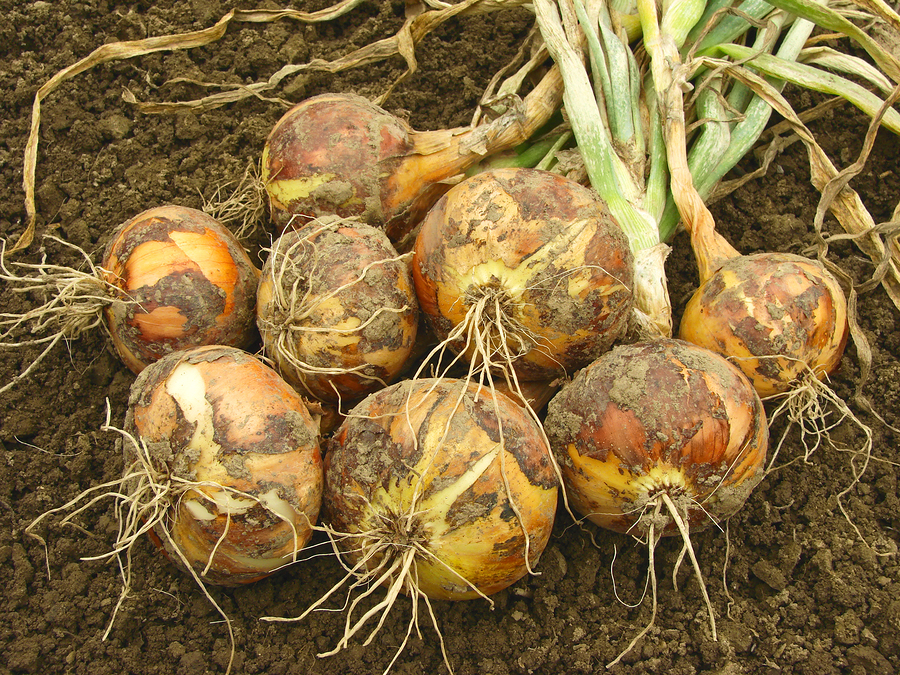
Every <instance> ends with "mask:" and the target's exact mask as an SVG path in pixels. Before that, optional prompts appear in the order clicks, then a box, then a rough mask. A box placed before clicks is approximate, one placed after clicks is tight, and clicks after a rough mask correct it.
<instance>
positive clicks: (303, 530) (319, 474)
mask: <svg viewBox="0 0 900 675" xmlns="http://www.w3.org/2000/svg"><path fill="white" fill-rule="evenodd" d="M125 430H126V431H127V432H129V433H130V434H132V436H133V438H135V439H139V441H140V444H141V447H142V448H145V449H146V450H147V451H148V452H149V453H150V458H151V462H152V464H153V468H154V473H155V480H157V481H158V482H160V483H164V484H165V485H167V486H168V488H167V489H168V493H167V497H166V498H165V500H164V501H163V507H164V509H165V513H163V514H161V515H160V517H158V519H157V521H156V522H155V525H154V528H153V531H152V532H153V533H154V534H155V537H154V540H155V541H156V542H157V543H158V544H159V545H160V546H161V547H162V549H163V550H164V551H165V552H166V554H167V556H168V557H169V558H170V559H171V560H172V561H173V562H175V563H176V564H178V565H179V566H181V567H184V566H185V563H187V564H188V565H190V567H191V568H193V570H194V572H195V573H196V574H197V575H198V576H199V577H200V578H201V579H202V580H203V581H204V582H209V583H213V584H220V585H235V584H243V583H249V582H251V581H255V580H257V579H260V578H262V577H265V576H267V575H268V574H270V573H272V572H273V571H275V570H276V569H278V568H280V567H282V566H283V565H286V564H288V563H290V562H291V561H292V560H293V559H294V557H295V554H296V552H297V551H299V550H300V549H301V548H303V546H304V545H305V544H306V543H307V541H308V540H309V538H310V536H311V535H312V528H313V526H314V524H315V522H316V519H317V517H318V513H319V509H320V506H321V500H322V488H323V467H322V459H321V453H320V450H319V442H318V432H319V428H318V425H317V423H316V421H315V420H314V419H313V417H312V416H311V415H310V413H309V412H308V410H307V408H306V405H305V404H304V401H303V399H302V398H301V397H300V396H299V395H298V394H297V393H296V392H294V390H293V389H292V388H291V387H290V386H289V385H288V384H287V383H286V382H284V380H282V379H281V378H280V377H279V376H278V374H277V373H275V371H274V370H272V369H271V368H269V367H268V366H266V365H264V364H263V363H261V362H260V361H259V360H258V359H256V358H254V357H253V356H251V355H249V354H246V353H244V352H242V351H241V350H238V349H234V348H230V347H222V346H215V345H214V346H207V347H199V348H195V349H190V350H185V351H181V352H176V353H173V354H170V355H169V356H166V357H164V358H163V359H160V360H159V361H157V362H155V363H153V364H151V365H150V366H148V367H147V368H145V369H144V370H143V371H142V372H141V373H140V375H138V377H137V379H136V380H135V382H134V384H133V385H132V388H131V397H130V401H129V409H128V413H127V417H126V422H125ZM136 451H137V449H136V448H135V447H134V446H132V445H130V444H128V443H126V444H125V455H126V465H130V464H131V463H132V460H133V459H134V453H135V452H136ZM134 480H135V481H138V482H140V481H144V482H145V481H146V480H147V475H145V476H143V477H141V476H135V477H134ZM135 484H137V483H135ZM144 508H145V510H146V512H147V513H150V512H152V510H153V509H151V508H150V505H149V504H147V505H144ZM157 508H158V505H157Z"/></svg>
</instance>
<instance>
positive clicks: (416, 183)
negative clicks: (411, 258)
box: [261, 69, 561, 242]
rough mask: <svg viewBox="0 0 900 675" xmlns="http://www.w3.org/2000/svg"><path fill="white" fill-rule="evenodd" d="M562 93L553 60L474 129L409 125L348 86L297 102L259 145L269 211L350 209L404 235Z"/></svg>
mask: <svg viewBox="0 0 900 675" xmlns="http://www.w3.org/2000/svg"><path fill="white" fill-rule="evenodd" d="M560 95H561V87H560V83H559V73H558V72H557V71H556V69H552V70H551V72H550V73H548V75H547V76H546V77H544V78H543V79H542V80H541V82H540V83H539V84H538V85H537V86H536V87H535V88H534V90H533V91H532V92H531V93H530V94H529V95H528V96H526V97H525V100H524V101H523V102H522V105H521V109H516V110H515V113H517V114H515V117H514V121H513V119H511V118H510V117H509V116H501V117H500V118H498V119H496V120H493V121H492V122H489V123H485V124H484V125H481V126H478V127H475V128H460V129H441V130H437V131H415V130H413V129H411V128H410V127H409V125H408V124H407V123H406V122H404V121H403V120H401V119H399V118H398V117H396V116H394V115H391V114H390V113H388V112H387V111H385V110H383V109H382V108H380V107H378V106H377V105H375V104H373V103H371V102H370V101H369V100H367V99H365V98H363V97H361V96H356V95H354V94H323V95H320V96H315V97H312V98H309V99H307V100H305V101H302V102H300V103H298V104H297V105H296V106H294V107H293V108H291V109H290V110H289V111H288V112H286V113H285V114H284V116H283V117H282V118H281V119H280V120H279V121H278V122H277V123H276V124H275V126H274V127H273V128H272V131H271V132H270V133H269V137H268V139H267V140H266V145H265V147H264V149H263V155H262V176H261V178H262V181H263V184H264V185H265V188H266V192H267V193H268V197H269V207H270V211H271V216H272V220H273V221H274V223H275V224H276V225H278V226H280V227H283V226H285V225H286V224H287V223H288V222H289V221H290V220H291V218H292V217H293V216H295V215H298V214H299V215H305V216H310V217H316V216H322V215H328V214H336V215H339V216H342V217H348V216H356V217H359V218H361V219H362V220H363V221H365V222H367V223H370V224H372V225H375V226H377V227H381V228H383V229H384V230H385V232H387V234H388V236H389V237H390V239H391V241H393V242H400V241H403V240H405V238H406V237H407V235H408V234H409V233H410V231H411V229H412V228H413V226H414V225H415V223H417V222H418V220H420V219H421V217H422V216H423V215H424V213H425V212H426V211H427V210H428V208H430V207H431V205H432V204H433V203H434V201H435V200H436V199H437V198H438V197H440V196H441V195H442V194H443V193H444V192H446V190H447V188H448V187H449V185H451V184H452V182H453V181H454V180H458V178H459V177H461V174H462V172H463V171H465V169H466V168H467V167H469V166H472V165H473V164H475V163H477V162H478V161H479V160H480V159H481V158H483V157H485V156H487V155H490V154H493V153H495V152H499V151H502V150H506V149H509V148H512V147H514V146H516V145H518V144H519V143H522V142H523V141H525V140H526V139H528V138H529V137H530V136H531V135H532V134H533V133H534V132H535V131H536V130H537V129H538V128H540V127H541V126H542V125H543V124H544V123H545V122H546V121H547V120H548V119H549V117H550V116H551V115H552V114H553V112H554V110H555V109H556V105H557V103H558V100H559V98H560Z"/></svg>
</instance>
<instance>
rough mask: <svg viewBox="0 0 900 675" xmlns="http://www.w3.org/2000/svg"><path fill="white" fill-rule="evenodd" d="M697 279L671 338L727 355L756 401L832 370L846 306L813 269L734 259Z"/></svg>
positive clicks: (774, 260) (783, 257)
mask: <svg viewBox="0 0 900 675" xmlns="http://www.w3.org/2000/svg"><path fill="white" fill-rule="evenodd" d="M705 274H706V276H703V277H701V283H700V288H698V289H697V291H696V292H695V293H694V295H693V296H692V297H691V299H690V301H689V302H688V304H687V306H686V307H685V310H684V314H683V316H682V319H681V324H680V327H679V337H681V338H682V339H684V340H689V341H690V342H693V343H695V344H698V345H702V346H704V347H706V348H707V349H711V350H712V351H715V352H718V353H719V354H722V355H724V356H727V357H728V358H729V359H731V361H732V362H733V363H734V364H735V365H737V366H738V367H739V368H740V369H741V370H742V371H744V374H745V375H747V377H749V378H750V380H751V382H753V385H754V386H755V387H756V391H757V392H759V395H760V396H763V397H768V396H772V395H773V394H782V393H784V392H787V391H788V390H789V389H791V388H792V387H795V386H798V384H800V383H802V382H803V381H804V380H805V379H806V377H807V374H808V373H812V374H814V375H815V377H817V378H818V379H820V380H821V379H824V378H825V377H826V376H827V375H828V374H830V373H832V372H834V370H835V369H836V368H837V366H838V364H839V363H840V360H841V356H842V355H843V353H844V347H845V346H846V344H847V336H848V334H849V325H848V322H847V300H846V298H845V297H844V292H843V291H842V290H841V287H840V286H839V285H838V283H837V281H835V279H834V278H833V277H832V276H831V275H830V274H829V273H828V272H827V271H826V270H825V269H824V267H822V265H821V264H820V263H818V262H817V261H814V260H810V259H809V258H804V257H802V256H798V255H792V254H789V253H759V254H756V255H747V256H741V255H738V256H736V257H732V258H729V259H727V260H724V261H722V262H721V264H720V266H719V267H717V268H716V269H714V270H706V272H705Z"/></svg>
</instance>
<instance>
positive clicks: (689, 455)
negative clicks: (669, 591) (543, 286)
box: [545, 338, 768, 651]
mask: <svg viewBox="0 0 900 675" xmlns="http://www.w3.org/2000/svg"><path fill="white" fill-rule="evenodd" d="M545 429H546V432H547V436H548V437H549V439H550V443H551V447H552V448H553V451H554V453H555V454H556V457H557V460H558V462H559V464H560V468H561V471H562V477H563V485H564V487H565V493H566V496H567V498H568V502H569V504H570V505H571V506H573V507H574V509H575V510H576V511H577V512H578V513H580V514H581V515H583V516H584V517H586V518H587V519H588V520H590V521H592V522H593V523H595V524H597V525H599V526H601V527H604V528H607V529H611V530H614V531H616V532H623V533H628V534H632V535H633V536H635V537H638V538H640V539H642V540H644V541H647V542H648V545H649V548H650V555H651V557H650V563H651V579H652V581H653V589H654V593H653V601H654V607H653V612H654V617H655V613H656V585H655V584H656V580H655V575H654V570H653V549H654V547H655V546H656V543H657V541H658V538H659V537H660V536H662V535H670V534H676V533H679V534H681V536H682V537H683V538H684V542H685V547H686V548H687V550H688V552H689V553H690V557H691V560H692V562H693V564H694V569H695V571H696V573H697V575H698V578H699V579H700V581H701V588H702V589H703V593H704V597H705V598H706V602H707V606H708V607H709V611H710V621H711V625H712V631H713V637H714V638H715V620H714V618H713V612H712V606H711V605H710V603H709V598H708V597H707V596H706V588H705V586H704V585H703V583H702V577H701V575H700V568H699V565H698V563H697V560H696V556H695V554H694V550H693V546H692V545H691V543H690V536H689V533H690V531H691V530H693V531H698V530H701V529H703V528H705V527H708V526H709V525H710V524H713V523H715V524H718V523H719V522H720V521H722V520H724V519H726V518H728V517H730V516H731V515H733V514H734V513H735V512H737V510H738V509H739V508H740V507H741V506H742V505H743V503H744V502H745V500H746V499H747V497H748V496H749V495H750V493H751V491H752V490H753V488H754V487H755V486H756V485H757V484H758V483H759V481H760V480H761V479H762V477H763V474H764V467H763V465H764V462H765V457H766V450H767V445H768V427H767V425H766V416H765V411H764V409H763V405H762V402H761V401H760V398H759V396H758V395H757V393H756V391H755V390H754V389H753V387H752V385H751V384H750V382H749V381H748V380H747V378H746V377H745V376H744V375H743V374H742V373H741V371H740V370H738V369H737V368H736V367H735V366H733V365H732V364H731V363H729V362H728V361H727V360H726V359H724V358H722V357H721V356H719V355H717V354H714V353H713V352H711V351H709V350H706V349H703V348H702V347H698V346H696V345H692V344H690V343H688V342H684V341H681V340H673V339H663V338H661V339H657V340H650V341H646V342H639V343H635V344H630V345H622V346H618V347H615V348H614V349H613V350H611V351H610V352H608V353H607V354H605V355H604V356H602V357H600V358H599V359H597V360H596V361H595V362H593V363H592V364H591V365H590V366H588V367H587V368H585V369H584V370H582V371H580V372H579V373H578V374H577V375H576V376H575V378H574V379H573V380H572V381H571V382H570V383H568V384H566V385H564V386H563V388H562V389H561V391H560V392H559V394H557V395H556V396H555V397H554V398H553V400H551V401H550V404H549V406H548V411H547V416H546V420H545ZM651 625H652V620H651ZM648 628H649V626H648ZM645 632H646V631H645ZM641 635H643V633H642V634H641ZM638 637H640V636H638ZM636 639H637V638H636ZM633 645H634V642H633V643H632V646H633ZM629 649H630V647H629ZM626 651H627V650H626Z"/></svg>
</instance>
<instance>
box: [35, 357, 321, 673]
mask: <svg viewBox="0 0 900 675" xmlns="http://www.w3.org/2000/svg"><path fill="white" fill-rule="evenodd" d="M103 428H104V429H105V430H113V431H116V432H118V433H119V434H120V435H121V437H122V441H123V445H124V456H125V470H124V472H123V476H122V477H121V478H119V479H118V480H115V481H112V482H109V483H104V484H101V485H97V486H94V487H92V488H89V489H88V490H86V491H85V492H83V493H82V494H80V495H78V496H77V497H76V498H75V499H73V500H72V501H70V502H69V503H67V504H64V505H63V506H60V507H57V508H54V509H52V510H50V511H47V512H45V513H44V514H43V515H42V516H40V517H39V518H38V519H36V520H35V521H34V522H32V523H31V524H30V525H29V526H28V528H27V529H26V532H27V533H28V534H31V535H32V536H34V537H37V538H38V539H40V540H41V541H43V540H42V539H41V537H40V536H39V535H37V534H35V533H34V529H35V528H36V527H37V525H38V524H39V523H40V522H41V521H43V520H45V519H46V518H47V517H48V516H51V515H53V514H57V513H60V512H68V514H67V515H66V516H65V517H64V518H63V519H62V523H64V524H65V523H71V522H72V521H73V520H74V518H75V517H77V516H78V515H79V514H81V513H82V512H84V511H85V510H87V509H88V508H90V507H91V506H93V505H94V504H95V503H97V502H98V501H100V500H102V499H104V498H107V497H108V498H110V499H112V500H113V501H115V503H116V504H115V513H116V517H117V518H118V521H119V522H118V525H119V530H118V538H117V540H116V542H115V545H114V546H113V549H112V550H111V551H109V552H107V553H105V554H102V555H99V556H96V557H95V558H93V559H113V558H115V559H116V560H117V562H118V566H119V569H120V571H121V574H122V582H123V584H122V592H121V595H120V597H119V601H118V603H117V604H116V606H115V609H114V610H113V615H112V618H111V620H110V622H109V625H108V626H107V629H106V633H105V634H104V638H105V636H106V635H108V634H109V632H110V630H111V629H112V625H113V622H114V621H115V617H116V614H117V613H118V610H119V608H120V607H121V605H122V602H123V601H124V600H125V598H126V597H127V595H128V593H129V591H130V590H131V578H132V568H131V565H132V555H131V554H132V547H133V546H134V545H135V544H136V543H137V542H138V541H140V539H141V536H142V535H144V534H147V535H149V537H150V538H151V539H152V540H153V541H154V542H155V543H156V544H157V545H158V546H159V547H160V548H161V549H162V550H163V551H164V553H165V554H166V556H167V557H168V558H170V559H171V560H172V561H173V562H174V563H175V564H176V565H178V566H179V567H180V568H181V569H183V570H185V571H187V572H188V573H190V575H191V576H192V577H193V578H194V580H195V581H196V582H197V583H198V584H199V585H200V587H201V588H202V590H203V591H204V594H205V595H206V597H207V599H208V600H209V602H210V603H211V604H212V605H213V606H214V607H215V609H216V610H217V611H218V612H219V614H220V615H221V616H222V618H223V619H224V621H225V624H226V626H227V627H228V633H229V637H230V640H231V647H232V648H231V657H230V659H229V663H228V668H227V669H226V674H227V673H228V672H230V670H231V663H232V660H233V658H234V644H235V640H234V632H233V630H232V627H231V621H230V619H229V618H228V615H227V614H226V613H225V612H224V611H223V610H222V608H221V607H220V606H219V605H218V603H217V602H216V601H215V599H214V598H213V597H212V595H210V594H209V592H208V591H207V589H206V584H218V585H223V586H233V585H237V584H246V583H250V582H252V581H255V580H257V579H260V578H263V577H266V576H268V575H270V574H271V573H273V572H274V571H275V570H277V569H279V568H280V567H282V566H284V565H287V564H289V563H290V562H292V561H295V560H296V559H297V553H298V552H299V551H300V549H302V548H303V546H304V545H305V544H306V543H307V541H308V540H309V538H310V536H311V534H312V531H313V526H314V524H315V522H316V519H317V517H318V513H319V509H320V507H321V501H322V488H323V481H324V477H323V468H322V458H321V453H320V450H319V441H318V430H319V428H318V424H317V423H316V421H315V420H314V418H313V417H312V416H311V415H310V413H309V412H308V411H307V408H306V406H305V404H304V401H303V399H301V398H300V396H299V395H297V393H296V392H294V390H293V389H291V387H290V386H289V385H288V384H287V383H286V382H285V381H284V380H282V379H281V378H280V377H279V376H278V374H277V373H276V372H275V371H274V370H272V369H271V368H269V367H268V366H266V365H264V364H263V363H262V362H260V361H259V360H258V359H256V358H254V357H252V356H250V355H249V354H247V353H245V352H243V351H241V350H239V349H235V348H233V347H224V346H218V345H211V346H204V347H197V348H194V349H188V350H183V351H180V352H175V353H172V354H170V355H168V356H166V357H163V358H162V359H160V360H159V361H157V362H155V363H153V364H151V365H150V366H148V367H147V368H145V369H144V370H143V371H141V373H140V374H139V375H138V377H137V378H136V379H135V381H134V383H133V384H132V387H131V395H130V397H129V408H128V412H127V415H126V420H125V428H124V429H117V428H115V427H113V426H111V425H110V423H109V410H107V421H106V425H105V426H104V427H103Z"/></svg>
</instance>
